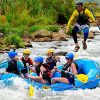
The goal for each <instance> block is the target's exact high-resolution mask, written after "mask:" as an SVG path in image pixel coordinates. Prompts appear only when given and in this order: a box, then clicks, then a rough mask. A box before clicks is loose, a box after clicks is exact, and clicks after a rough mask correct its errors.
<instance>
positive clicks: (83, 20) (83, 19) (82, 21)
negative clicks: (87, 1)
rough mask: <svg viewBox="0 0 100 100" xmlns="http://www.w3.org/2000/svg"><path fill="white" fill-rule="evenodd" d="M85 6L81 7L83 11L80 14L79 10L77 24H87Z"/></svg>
mask: <svg viewBox="0 0 100 100" xmlns="http://www.w3.org/2000/svg"><path fill="white" fill-rule="evenodd" d="M85 9H86V8H85V7H84V9H83V13H82V14H81V13H80V12H79V11H78V13H79V15H78V17H77V20H76V22H77V23H78V24H79V25H85V24H89V17H88V16H87V15H86V14H85V13H84V12H85Z"/></svg>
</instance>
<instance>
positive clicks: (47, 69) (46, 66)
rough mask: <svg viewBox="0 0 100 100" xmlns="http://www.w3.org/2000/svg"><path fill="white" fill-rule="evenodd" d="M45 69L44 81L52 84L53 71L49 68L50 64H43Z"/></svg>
mask: <svg viewBox="0 0 100 100" xmlns="http://www.w3.org/2000/svg"><path fill="white" fill-rule="evenodd" d="M42 65H43V67H44V68H45V69H46V70H45V71H44V72H43V75H42V77H43V79H44V80H47V81H48V82H49V84H51V70H50V68H49V65H48V64H42Z"/></svg>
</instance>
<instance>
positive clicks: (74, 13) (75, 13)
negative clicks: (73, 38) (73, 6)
mask: <svg viewBox="0 0 100 100" xmlns="http://www.w3.org/2000/svg"><path fill="white" fill-rule="evenodd" d="M76 16H78V11H77V10H75V11H74V12H73V14H72V15H71V17H70V19H69V21H68V24H67V27H66V29H69V28H70V26H71V25H72V23H73V21H74V19H75V18H76Z"/></svg>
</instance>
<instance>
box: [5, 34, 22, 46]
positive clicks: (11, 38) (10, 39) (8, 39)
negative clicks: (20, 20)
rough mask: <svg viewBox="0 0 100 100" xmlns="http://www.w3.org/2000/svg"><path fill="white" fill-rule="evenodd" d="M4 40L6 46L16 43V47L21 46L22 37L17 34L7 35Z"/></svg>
mask: <svg viewBox="0 0 100 100" xmlns="http://www.w3.org/2000/svg"><path fill="white" fill-rule="evenodd" d="M4 42H5V44H6V45H7V46H9V45H16V46H17V47H23V42H22V39H21V38H20V37H19V36H18V35H17V34H11V35H7V36H6V37H5V39H4Z"/></svg>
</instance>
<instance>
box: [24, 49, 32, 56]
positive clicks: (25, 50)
mask: <svg viewBox="0 0 100 100" xmlns="http://www.w3.org/2000/svg"><path fill="white" fill-rule="evenodd" d="M30 53H31V51H30V50H29V49H24V50H23V54H28V55H30Z"/></svg>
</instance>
